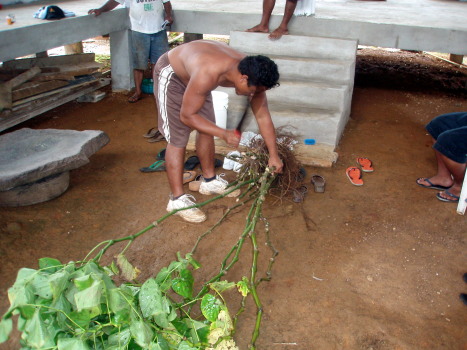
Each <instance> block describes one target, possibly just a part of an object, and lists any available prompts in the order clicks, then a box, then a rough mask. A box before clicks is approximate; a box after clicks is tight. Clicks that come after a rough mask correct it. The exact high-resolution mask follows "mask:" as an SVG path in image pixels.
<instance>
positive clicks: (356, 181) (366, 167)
mask: <svg viewBox="0 0 467 350" xmlns="http://www.w3.org/2000/svg"><path fill="white" fill-rule="evenodd" d="M356 160H357V164H358V165H359V166H360V168H357V167H353V166H351V167H348V168H347V169H346V171H345V174H346V175H347V177H348V178H349V180H350V182H351V183H352V185H355V186H362V185H363V179H362V171H363V172H365V173H372V172H373V171H374V169H373V162H372V161H371V160H369V159H368V158H364V157H359V158H357V159H356Z"/></svg>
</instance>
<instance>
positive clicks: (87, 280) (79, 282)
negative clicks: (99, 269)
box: [73, 275, 94, 291]
mask: <svg viewBox="0 0 467 350" xmlns="http://www.w3.org/2000/svg"><path fill="white" fill-rule="evenodd" d="M93 282H94V279H93V278H92V277H91V275H83V276H80V277H76V278H74V279H73V283H74V285H75V287H76V288H77V289H78V290H79V291H81V290H85V289H86V288H89V287H91V286H92V283H93Z"/></svg>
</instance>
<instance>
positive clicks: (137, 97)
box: [128, 92, 143, 103]
mask: <svg viewBox="0 0 467 350" xmlns="http://www.w3.org/2000/svg"><path fill="white" fill-rule="evenodd" d="M142 97H143V96H141V94H138V93H137V92H135V93H134V94H133V95H132V96H131V97H130V98H129V99H128V102H130V103H135V102H138V101H139V100H141V98H142Z"/></svg>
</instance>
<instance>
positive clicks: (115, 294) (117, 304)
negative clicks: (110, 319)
mask: <svg viewBox="0 0 467 350" xmlns="http://www.w3.org/2000/svg"><path fill="white" fill-rule="evenodd" d="M107 297H108V302H109V308H110V311H112V312H118V311H120V310H125V309H127V308H129V307H130V305H132V304H133V296H132V295H129V294H128V293H126V292H125V291H124V290H122V289H121V288H114V289H111V290H109V291H108V293H107Z"/></svg>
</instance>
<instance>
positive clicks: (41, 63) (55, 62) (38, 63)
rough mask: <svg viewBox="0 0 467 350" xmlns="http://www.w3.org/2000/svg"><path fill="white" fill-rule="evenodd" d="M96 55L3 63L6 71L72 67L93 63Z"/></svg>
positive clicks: (17, 60) (77, 55) (65, 56)
mask: <svg viewBox="0 0 467 350" xmlns="http://www.w3.org/2000/svg"><path fill="white" fill-rule="evenodd" d="M95 56H96V55H95V54H94V53H80V54H76V55H62V56H51V57H41V58H38V57H34V58H21V59H16V60H10V61H5V62H3V68H4V69H29V68H31V67H40V68H42V67H51V66H59V65H71V64H79V63H84V62H93V61H94V60H95Z"/></svg>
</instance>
